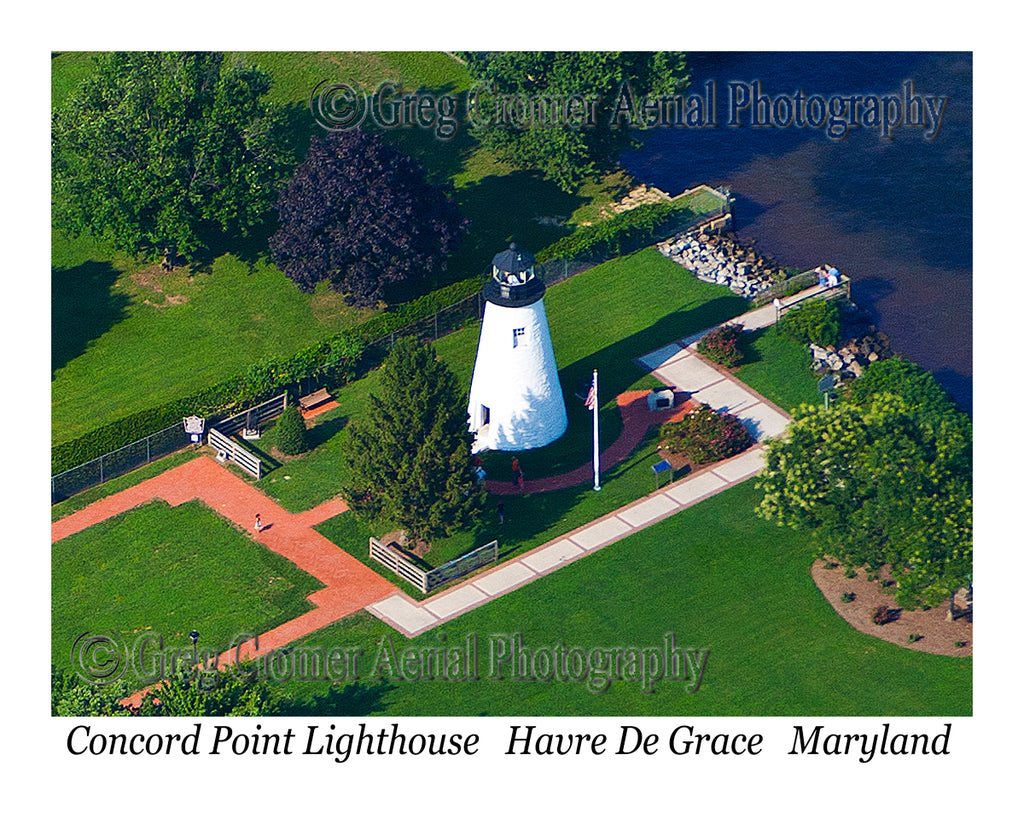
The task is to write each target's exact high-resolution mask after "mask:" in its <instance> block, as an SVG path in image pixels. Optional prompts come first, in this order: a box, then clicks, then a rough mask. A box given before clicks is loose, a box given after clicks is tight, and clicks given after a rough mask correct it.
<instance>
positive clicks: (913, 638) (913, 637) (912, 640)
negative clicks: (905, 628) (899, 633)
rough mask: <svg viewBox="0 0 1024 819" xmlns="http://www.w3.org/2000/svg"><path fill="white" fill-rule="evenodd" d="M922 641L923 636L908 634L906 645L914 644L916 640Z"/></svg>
mask: <svg viewBox="0 0 1024 819" xmlns="http://www.w3.org/2000/svg"><path fill="white" fill-rule="evenodd" d="M923 639H924V635H923V634H908V635H907V642H908V643H916V642H917V641H918V640H923Z"/></svg>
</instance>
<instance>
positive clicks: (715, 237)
mask: <svg viewBox="0 0 1024 819" xmlns="http://www.w3.org/2000/svg"><path fill="white" fill-rule="evenodd" d="M657 247H658V250H659V251H660V252H661V253H662V255H664V256H666V257H668V258H669V259H671V260H672V261H674V262H677V263H678V264H681V265H682V266H683V267H685V268H686V269H687V270H689V271H691V272H692V273H693V274H694V275H696V276H697V278H698V279H700V280H701V281H705V282H710V283H711V284H722V285H725V286H726V287H728V288H729V289H731V290H732V291H733V292H734V293H736V294H738V295H741V296H746V297H747V298H751V297H753V296H755V295H757V294H758V293H760V292H761V291H763V290H767V289H768V288H769V287H771V286H772V285H773V284H774V283H776V282H779V281H782V280H783V279H785V278H786V272H785V270H783V268H782V267H781V266H779V265H778V264H776V263H775V262H773V261H772V260H771V259H768V258H767V257H765V256H763V255H762V254H760V253H758V252H757V251H756V250H754V248H752V247H750V246H748V245H744V244H742V243H740V242H739V241H737V240H736V239H735V238H733V237H732V236H730V235H729V234H725V233H707V232H703V231H699V230H698V231H689V232H687V233H684V234H681V235H679V236H673V237H672V238H671V239H667V240H666V241H664V242H659V243H658V245H657Z"/></svg>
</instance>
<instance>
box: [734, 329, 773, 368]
mask: <svg viewBox="0 0 1024 819" xmlns="http://www.w3.org/2000/svg"><path fill="white" fill-rule="evenodd" d="M769 331H772V332H778V331H777V330H776V328H775V327H774V326H772V327H762V328H761V329H759V330H750V331H748V332H745V333H741V334H740V337H739V341H738V342H737V343H736V346H737V348H739V351H740V353H742V354H743V358H742V359H741V363H743V364H754V363H755V362H758V361H763V360H764V357H763V356H762V355H761V351H760V350H758V349H757V346H756V345H757V342H758V341H760V340H761V338H763V337H764V334H765V333H767V332H769Z"/></svg>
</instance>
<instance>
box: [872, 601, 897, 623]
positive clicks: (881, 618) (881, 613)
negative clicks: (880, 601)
mask: <svg viewBox="0 0 1024 819" xmlns="http://www.w3.org/2000/svg"><path fill="white" fill-rule="evenodd" d="M871 619H872V620H873V621H874V623H875V625H876V626H884V625H885V624H886V623H888V622H889V620H891V619H892V610H891V609H890V608H889V607H888V606H884V605H883V606H879V607H878V608H877V609H875V612H874V614H872V615H871Z"/></svg>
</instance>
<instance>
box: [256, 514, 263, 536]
mask: <svg viewBox="0 0 1024 819" xmlns="http://www.w3.org/2000/svg"><path fill="white" fill-rule="evenodd" d="M255 528H256V532H257V533H259V531H260V530H261V529H263V520H262V519H261V518H260V516H259V515H258V514H257V515H256V527H255Z"/></svg>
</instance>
